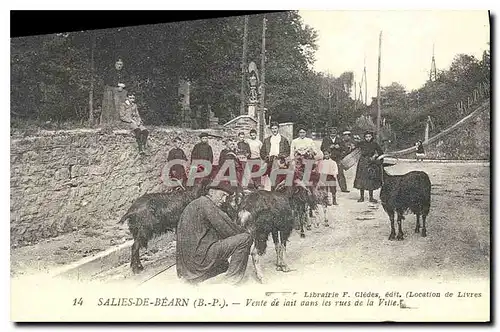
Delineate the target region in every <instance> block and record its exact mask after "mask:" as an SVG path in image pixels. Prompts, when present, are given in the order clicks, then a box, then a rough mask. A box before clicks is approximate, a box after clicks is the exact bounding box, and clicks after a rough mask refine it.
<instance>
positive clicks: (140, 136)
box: [120, 92, 149, 154]
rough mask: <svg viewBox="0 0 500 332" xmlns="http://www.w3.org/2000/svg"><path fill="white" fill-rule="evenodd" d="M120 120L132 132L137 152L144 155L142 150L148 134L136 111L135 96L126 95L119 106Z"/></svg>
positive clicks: (131, 94)
mask: <svg viewBox="0 0 500 332" xmlns="http://www.w3.org/2000/svg"><path fill="white" fill-rule="evenodd" d="M120 119H121V121H123V122H125V123H127V124H128V125H129V126H130V129H132V131H133V132H134V135H135V139H136V141H137V145H138V147H139V152H140V153H142V154H143V153H145V151H144V149H145V148H146V142H147V139H148V135H149V132H148V130H147V129H146V128H145V127H144V124H143V122H142V119H141V116H140V115H139V111H138V110H137V104H136V103H135V96H134V94H133V93H131V92H129V93H128V94H127V98H126V99H125V101H124V102H123V103H122V104H121V105H120Z"/></svg>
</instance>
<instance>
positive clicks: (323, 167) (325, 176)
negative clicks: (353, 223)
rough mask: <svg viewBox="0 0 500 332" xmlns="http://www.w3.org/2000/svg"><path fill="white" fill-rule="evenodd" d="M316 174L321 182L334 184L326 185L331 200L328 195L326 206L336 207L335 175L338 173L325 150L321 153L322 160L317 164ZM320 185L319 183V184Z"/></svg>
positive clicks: (335, 165)
mask: <svg viewBox="0 0 500 332" xmlns="http://www.w3.org/2000/svg"><path fill="white" fill-rule="evenodd" d="M318 172H319V175H320V182H321V181H329V182H335V183H334V184H329V185H327V188H326V189H327V193H331V196H332V199H331V202H330V199H329V197H330V194H328V205H332V204H333V205H338V204H337V197H336V196H337V185H336V182H337V174H338V172H339V170H338V168H337V163H336V162H335V161H333V159H331V158H330V152H329V151H328V150H325V152H324V153H323V160H320V161H319V163H318ZM320 185H321V183H320Z"/></svg>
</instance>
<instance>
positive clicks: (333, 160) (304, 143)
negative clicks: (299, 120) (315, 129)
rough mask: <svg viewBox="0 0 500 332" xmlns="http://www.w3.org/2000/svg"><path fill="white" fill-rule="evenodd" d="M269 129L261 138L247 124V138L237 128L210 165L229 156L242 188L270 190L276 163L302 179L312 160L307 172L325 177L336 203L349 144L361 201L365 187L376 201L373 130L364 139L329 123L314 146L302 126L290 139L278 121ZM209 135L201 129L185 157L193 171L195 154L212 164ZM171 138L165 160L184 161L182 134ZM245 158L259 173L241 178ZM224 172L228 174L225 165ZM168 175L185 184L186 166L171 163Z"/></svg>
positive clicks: (378, 177) (376, 148) (343, 180)
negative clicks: (356, 157) (355, 159)
mask: <svg viewBox="0 0 500 332" xmlns="http://www.w3.org/2000/svg"><path fill="white" fill-rule="evenodd" d="M270 129H271V135H269V136H268V137H266V138H265V139H264V141H263V142H261V141H260V140H259V139H258V138H257V131H256V130H255V129H252V130H250V132H249V137H248V138H247V137H246V134H245V133H244V132H240V133H238V135H237V137H228V138H225V139H224V144H225V147H224V149H222V151H221V152H220V155H219V158H218V163H217V165H214V169H215V170H216V171H217V170H218V169H220V168H221V167H223V166H224V165H225V163H226V161H228V160H231V161H232V162H234V165H235V170H236V177H237V179H236V180H237V181H238V185H239V186H241V187H242V188H243V189H247V188H248V186H252V187H253V188H256V189H267V190H271V189H273V188H275V187H276V184H277V183H279V182H280V181H282V180H283V177H279V176H278V177H276V178H273V177H271V173H272V172H273V171H274V170H276V169H277V168H279V169H288V170H291V171H292V172H294V174H295V175H294V177H295V178H299V179H301V178H303V175H304V171H305V169H306V167H305V164H306V162H305V161H306V160H309V161H312V162H313V167H312V169H310V171H312V173H311V176H309V177H308V178H310V179H312V180H313V182H314V180H318V179H319V178H321V179H326V180H327V183H328V190H329V191H330V192H331V196H332V201H331V204H333V205H338V203H337V199H336V194H337V186H338V187H340V191H341V192H345V193H348V192H349V190H348V188H347V181H346V178H345V175H344V166H343V164H342V160H343V159H344V158H345V157H346V156H348V155H349V154H351V153H352V152H353V151H354V150H356V149H359V150H360V157H359V161H358V165H357V169H356V176H355V180H354V185H353V186H354V188H356V189H359V190H360V199H359V201H360V202H362V201H364V194H365V191H368V194H369V200H370V202H377V201H376V200H375V198H374V197H373V191H374V190H377V189H378V188H380V186H381V172H380V167H378V165H379V164H377V161H376V158H377V157H378V156H380V155H382V154H383V152H382V149H381V147H380V145H379V144H378V143H376V142H375V141H374V134H373V133H372V132H366V133H365V134H364V139H360V138H359V137H358V136H354V137H353V136H352V133H351V132H350V131H348V130H346V131H343V132H342V135H339V133H338V129H337V128H335V127H334V128H331V129H330V130H329V135H328V136H327V137H325V138H324V139H323V141H322V143H321V146H320V147H319V148H318V147H317V145H316V144H315V142H314V141H313V140H312V139H311V138H308V137H307V130H306V128H303V127H300V128H299V130H298V137H297V138H295V139H293V140H292V141H291V143H289V141H288V139H287V138H285V137H284V136H282V135H281V134H280V133H279V124H278V123H276V122H273V123H271V125H270ZM209 137H210V135H209V134H208V133H201V134H200V135H199V138H200V142H198V143H197V144H196V145H195V146H194V147H193V149H192V151H191V155H190V160H189V162H190V163H191V167H195V168H197V172H201V171H203V169H204V165H201V164H194V163H195V162H196V161H197V160H198V161H199V160H204V161H208V162H209V163H210V165H213V164H214V154H213V149H212V146H211V145H210V143H209ZM173 144H174V147H173V148H172V149H171V150H170V151H169V153H168V156H167V161H168V162H171V161H173V160H176V159H177V160H183V161H185V162H188V158H187V157H186V153H185V152H184V150H183V149H182V148H181V145H182V139H181V138H180V137H175V139H174V140H173ZM248 161H260V162H258V163H252V166H251V172H252V173H251V174H256V173H258V172H257V170H258V169H259V167H265V170H263V172H262V173H261V174H262V175H259V176H254V177H252V178H251V179H246V181H243V180H244V174H245V172H244V170H245V164H246V163H247V162H248ZM212 173H214V171H212ZM247 173H248V172H247ZM224 175H225V176H227V175H229V170H228V171H226V173H225V174H224ZM169 177H170V178H175V179H178V180H180V181H181V182H182V183H183V184H185V183H186V181H187V169H186V168H185V167H184V166H183V165H179V164H177V165H174V166H173V167H171V168H170V171H169ZM271 180H274V182H272V181H271ZM316 183H317V181H316ZM329 205H330V204H329Z"/></svg>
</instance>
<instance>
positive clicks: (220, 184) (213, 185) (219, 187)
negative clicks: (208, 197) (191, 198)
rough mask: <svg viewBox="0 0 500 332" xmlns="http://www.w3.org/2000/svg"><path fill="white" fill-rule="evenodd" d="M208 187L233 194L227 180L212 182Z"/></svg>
mask: <svg viewBox="0 0 500 332" xmlns="http://www.w3.org/2000/svg"><path fill="white" fill-rule="evenodd" d="M208 189H217V190H222V191H225V192H227V193H228V194H229V195H231V194H234V192H235V190H234V188H233V186H231V184H230V183H229V181H220V182H218V183H217V182H215V181H214V182H212V183H211V184H210V185H209V186H208Z"/></svg>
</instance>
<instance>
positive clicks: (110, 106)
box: [100, 59, 129, 124]
mask: <svg viewBox="0 0 500 332" xmlns="http://www.w3.org/2000/svg"><path fill="white" fill-rule="evenodd" d="M123 68H124V66H123V61H122V60H121V59H117V61H116V62H115V66H114V68H110V70H109V71H108V72H107V73H106V74H105V77H104V94H103V100H102V109H101V119H100V123H101V124H106V123H118V122H119V121H120V120H119V119H120V115H119V108H120V105H121V104H122V103H123V102H124V101H125V98H126V96H127V90H126V88H129V87H127V85H126V81H127V77H126V76H127V75H126V71H125V69H123ZM127 83H128V82H127Z"/></svg>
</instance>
